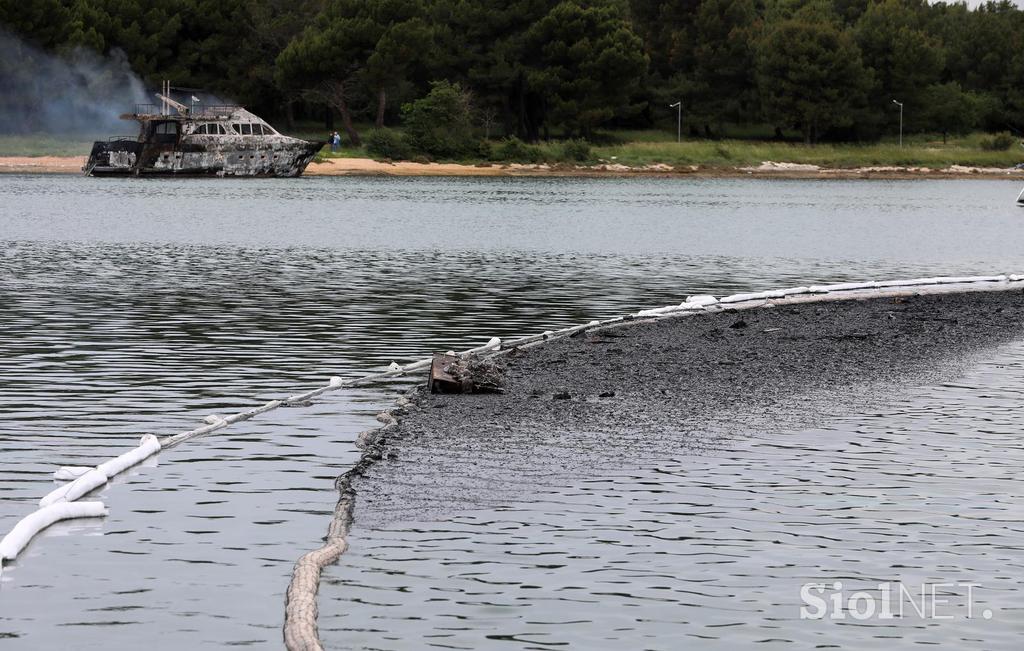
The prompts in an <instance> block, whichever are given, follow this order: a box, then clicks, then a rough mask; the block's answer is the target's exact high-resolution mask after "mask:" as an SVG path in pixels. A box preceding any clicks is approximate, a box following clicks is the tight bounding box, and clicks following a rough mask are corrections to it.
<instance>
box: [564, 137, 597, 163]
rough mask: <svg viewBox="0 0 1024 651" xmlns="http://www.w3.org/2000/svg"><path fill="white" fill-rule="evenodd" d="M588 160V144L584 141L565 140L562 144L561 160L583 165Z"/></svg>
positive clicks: (589, 156) (589, 157)
mask: <svg viewBox="0 0 1024 651" xmlns="http://www.w3.org/2000/svg"><path fill="white" fill-rule="evenodd" d="M590 159H591V155H590V143H589V142H587V141H586V140H583V139H580V140H566V141H565V142H563V143H562V160H565V161H572V162H576V163H585V162H586V161H588V160H590Z"/></svg>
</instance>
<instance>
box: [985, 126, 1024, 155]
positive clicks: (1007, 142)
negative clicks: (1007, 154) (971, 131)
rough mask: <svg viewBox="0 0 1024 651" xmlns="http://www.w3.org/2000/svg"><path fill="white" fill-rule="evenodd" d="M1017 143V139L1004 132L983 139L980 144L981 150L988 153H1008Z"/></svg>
mask: <svg viewBox="0 0 1024 651" xmlns="http://www.w3.org/2000/svg"><path fill="white" fill-rule="evenodd" d="M1015 142H1017V139H1016V138H1014V137H1013V136H1012V135H1010V134H1009V133H1007V132H1006V131H1003V132H1002V133H997V134H995V135H993V136H992V137H991V138H982V139H981V143H980V144H981V148H982V149H984V150H986V151H1006V150H1008V149H1009V148H1010V147H1013V143H1015Z"/></svg>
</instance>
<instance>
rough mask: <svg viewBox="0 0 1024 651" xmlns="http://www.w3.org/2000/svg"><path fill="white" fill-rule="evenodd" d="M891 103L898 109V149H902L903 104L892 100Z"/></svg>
mask: <svg viewBox="0 0 1024 651" xmlns="http://www.w3.org/2000/svg"><path fill="white" fill-rule="evenodd" d="M892 103H893V104H895V105H896V106H898V107H900V149H903V102H897V101H896V100H893V101H892Z"/></svg>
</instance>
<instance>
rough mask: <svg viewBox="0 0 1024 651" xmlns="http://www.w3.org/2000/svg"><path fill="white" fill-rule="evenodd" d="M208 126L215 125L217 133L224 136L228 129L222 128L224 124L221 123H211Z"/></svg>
mask: <svg viewBox="0 0 1024 651" xmlns="http://www.w3.org/2000/svg"><path fill="white" fill-rule="evenodd" d="M210 126H211V127H212V126H216V127H217V132H218V133H219V134H220V135H222V136H226V135H228V130H227V129H225V128H224V125H223V124H217V125H212V124H211V125H210Z"/></svg>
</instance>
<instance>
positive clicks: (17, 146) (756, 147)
mask: <svg viewBox="0 0 1024 651" xmlns="http://www.w3.org/2000/svg"><path fill="white" fill-rule="evenodd" d="M296 135H299V136H305V137H307V138H315V137H318V136H319V134H316V133H313V132H306V133H300V134H296ZM987 139H990V136H987V135H986V134H980V133H978V134H971V135H968V136H964V137H959V138H950V139H949V140H948V142H945V143H944V142H943V140H942V138H941V136H927V135H919V136H913V137H908V138H907V139H906V141H905V143H904V146H903V147H900V146H899V145H898V144H897V143H894V142H879V143H872V144H854V143H821V144H813V145H807V144H802V143H794V142H781V141H772V140H750V139H718V140H710V139H684V140H683V141H682V142H679V143H677V142H675V139H674V134H671V135H669V134H666V133H665V132H662V131H618V132H613V133H609V134H602V136H601V138H600V139H599V142H604V143H605V144H592V145H590V147H589V155H588V156H587V157H586V159H585V160H572V159H567V157H566V154H565V145H564V143H562V142H558V141H549V142H540V143H537V144H533V145H529V149H530V154H531V158H530V159H522V158H519V159H507V160H502V159H501V158H500V157H496V156H492V157H489V158H485V157H482V156H480V157H467V158H460V159H448V160H436V161H434V160H429V159H426V158H422V157H415V158H413V159H412V161H409V162H411V163H419V164H427V163H439V164H442V165H453V164H454V165H464V166H471V167H476V168H486V167H492V166H508V165H514V164H524V163H526V164H531V163H532V164H534V165H542V166H544V167H550V168H557V169H560V170H561V171H563V172H565V171H570V170H582V171H586V170H587V169H592V170H593V171H595V172H600V171H629V170H637V171H644V170H645V169H648V170H650V169H653V168H663V169H661V170H660V171H669V170H667V169H664V168H671V171H677V172H683V173H685V172H692V171H695V168H699V169H701V170H706V171H714V170H720V171H725V172H729V171H733V172H735V171H749V169H751V168H757V167H758V166H761V165H762V163H765V162H766V161H770V162H774V163H782V164H785V165H790V166H817V167H818V168H821V169H823V170H835V171H841V170H856V169H858V168H904V169H905V170H906V171H908V172H913V171H915V169H917V168H920V169H921V170H935V171H937V170H948V169H949V168H952V167H954V166H962V167H972V168H992V169H996V168H998V169H1004V170H1006V169H1009V168H1013V167H1015V166H1016V165H1018V164H1021V163H1024V148H1022V147H1021V146H1020V144H1018V143H1017V142H1014V144H1013V145H1012V146H1011V147H1010V148H1009V149H1006V150H1002V151H994V150H991V149H986V148H985V147H984V144H985V143H986V140H987ZM91 146H92V140H91V139H87V137H86V136H78V137H73V138H59V137H55V136H49V135H27V136H0V158H13V157H23V158H35V157H71V156H85V155H87V154H88V152H89V149H90V148H91ZM498 151H500V148H499V149H498ZM319 159H321V160H324V161H333V160H338V159H373V160H376V161H378V162H384V163H392V162H394V161H391V160H388V159H383V158H381V157H379V156H373V155H372V154H370V153H369V152H368V151H367V150H366V147H351V146H345V145H343V147H342V149H341V150H340V151H339V152H331V151H330V150H329V148H327V147H325V148H324V150H323V151H322V152H321V154H320V156H319ZM339 162H342V161H340V160H339ZM627 168H628V169H627ZM762 171H764V170H762ZM776 171H786V170H776ZM791 171H800V170H791ZM803 171H807V170H803Z"/></svg>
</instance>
